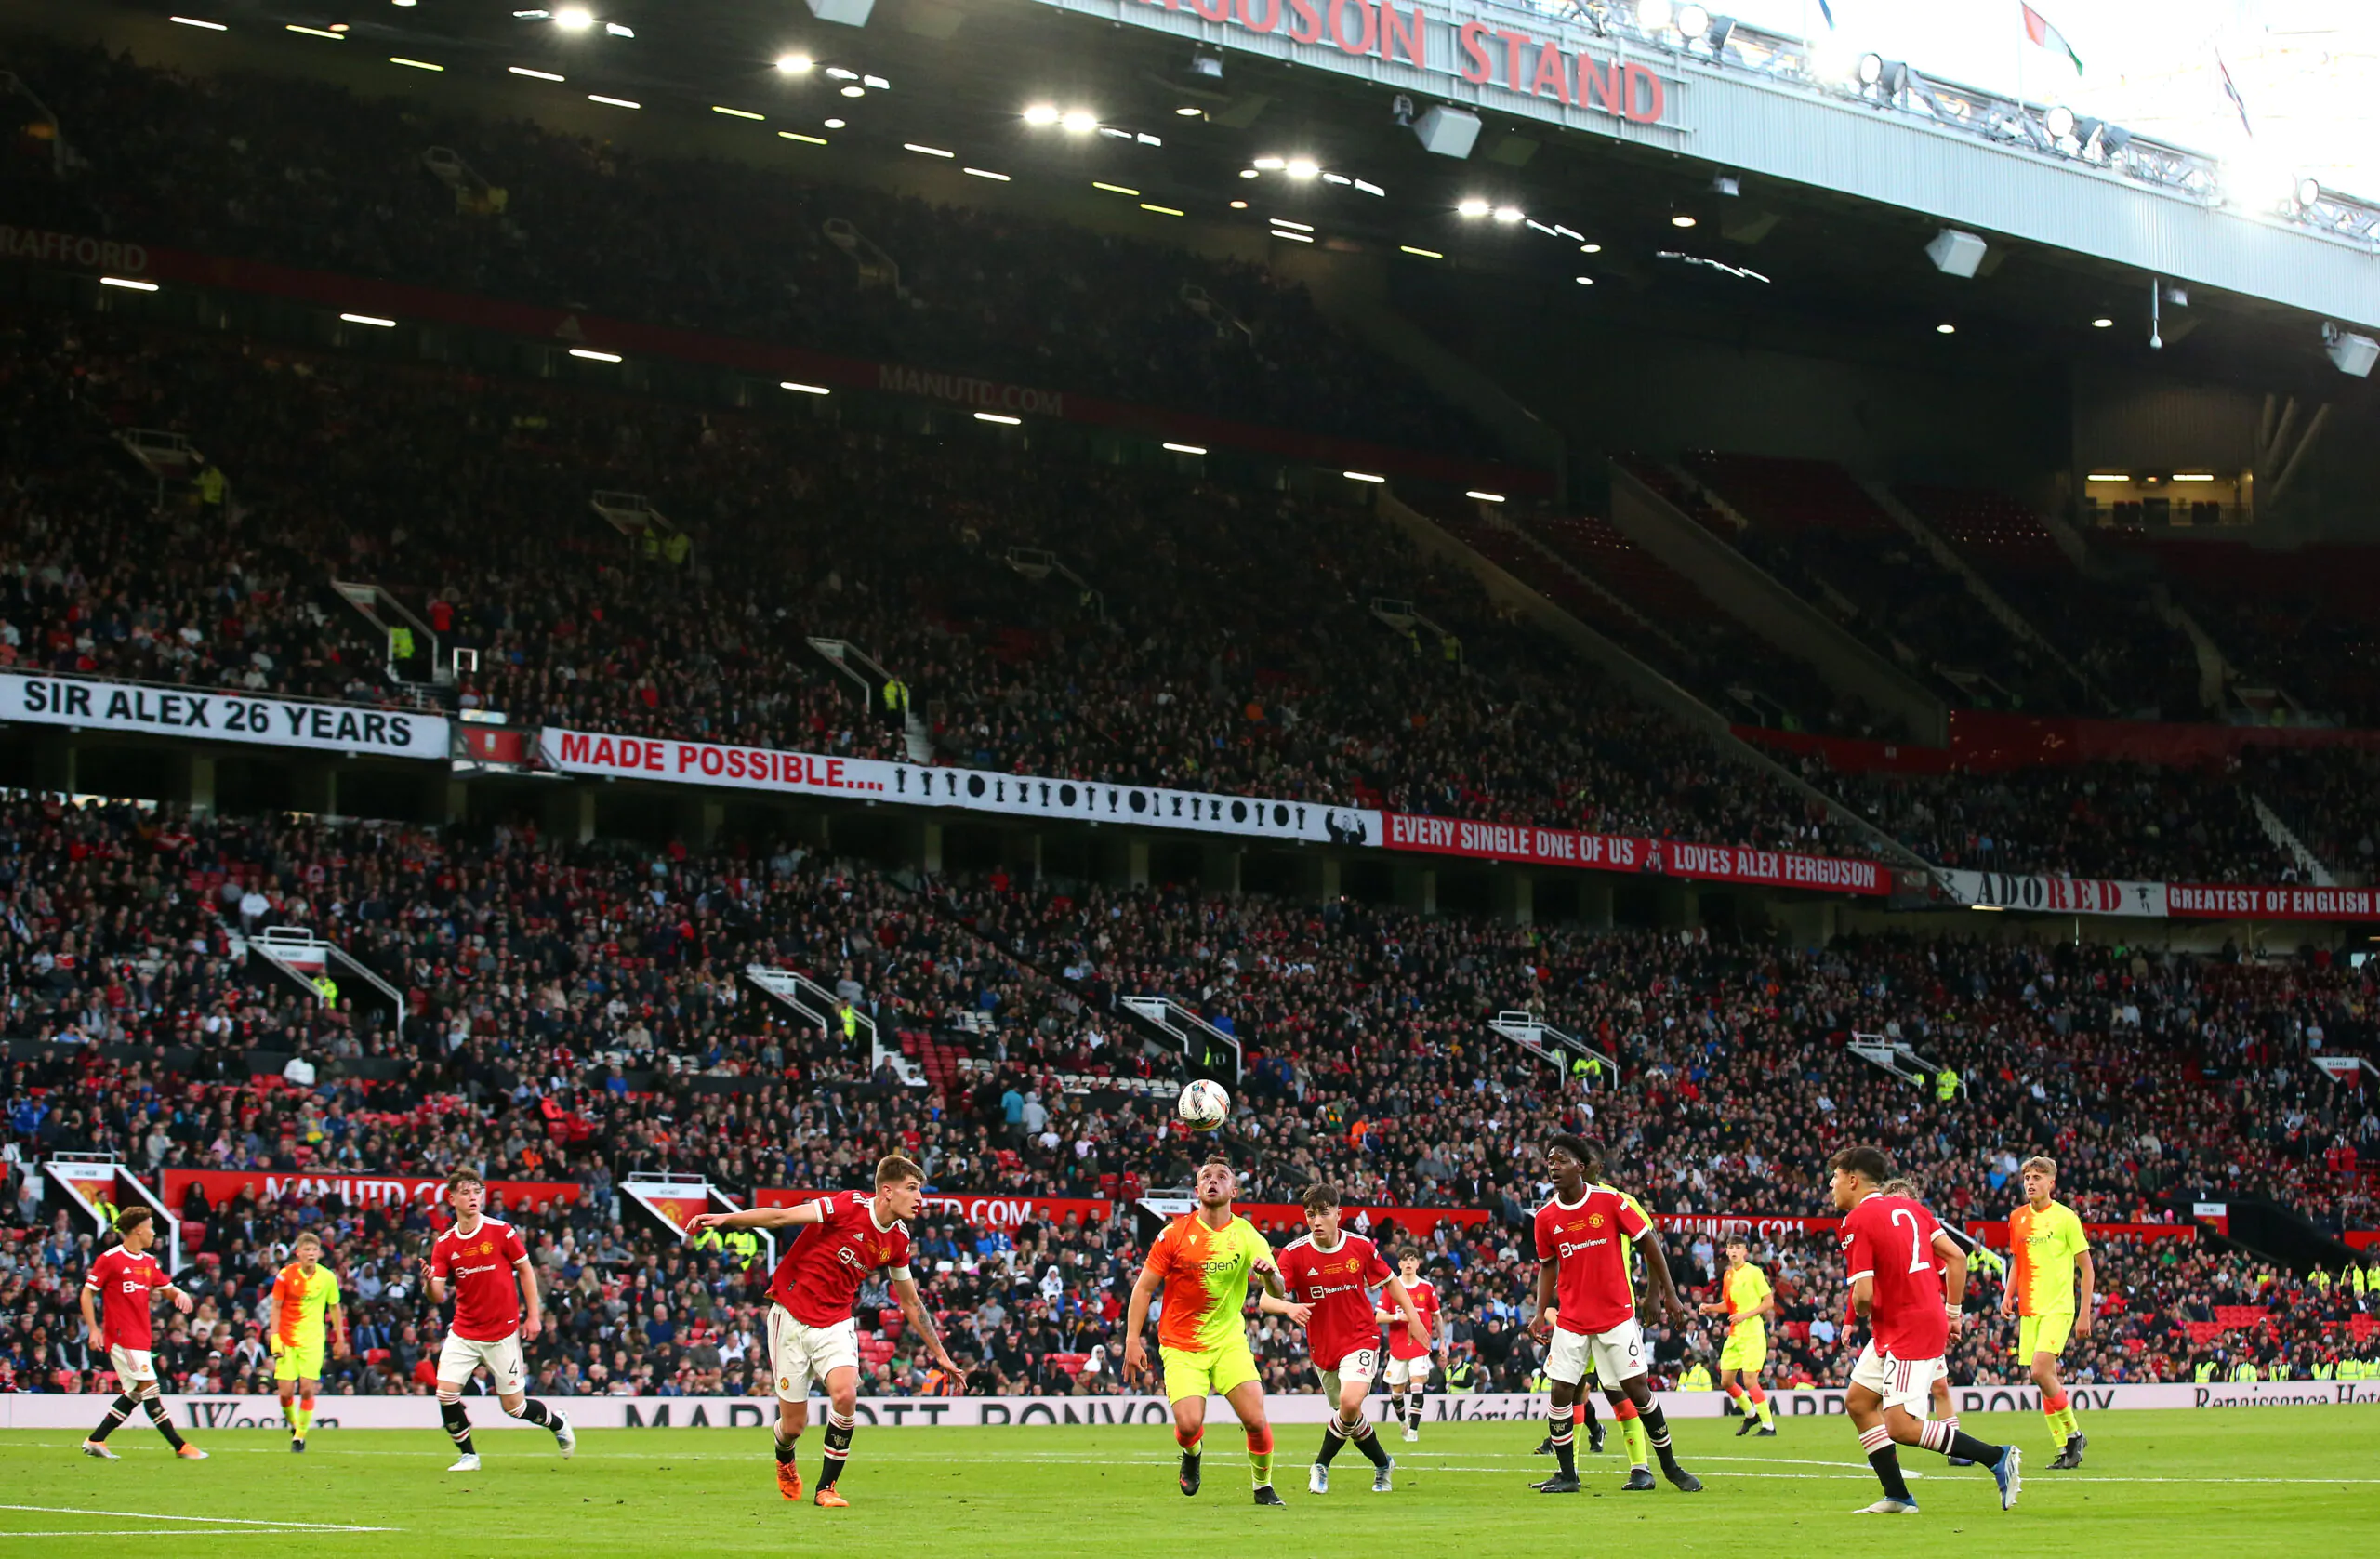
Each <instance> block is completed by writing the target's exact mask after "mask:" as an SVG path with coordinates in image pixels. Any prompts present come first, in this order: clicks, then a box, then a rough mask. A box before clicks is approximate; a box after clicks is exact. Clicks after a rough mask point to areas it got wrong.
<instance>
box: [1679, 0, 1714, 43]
mask: <svg viewBox="0 0 2380 1559" xmlns="http://www.w3.org/2000/svg"><path fill="white" fill-rule="evenodd" d="M1677 30H1678V31H1679V32H1680V33H1684V34H1685V35H1686V42H1688V43H1692V42H1693V41H1694V40H1695V39H1697V38H1699V37H1700V36H1702V34H1703V33H1708V32H1709V31H1711V12H1710V10H1709V8H1708V7H1702V6H1698V5H1696V4H1694V3H1693V0H1687V3H1686V5H1683V6H1680V7H1678V8H1677Z"/></svg>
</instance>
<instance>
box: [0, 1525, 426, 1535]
mask: <svg viewBox="0 0 2380 1559" xmlns="http://www.w3.org/2000/svg"><path fill="white" fill-rule="evenodd" d="M369 1530H380V1528H369ZM256 1535H257V1532H256V1528H255V1527H253V1526H200V1527H194V1528H193V1527H189V1526H127V1527H123V1528H120V1529H118V1530H116V1531H112V1532H110V1531H105V1530H102V1529H101V1528H99V1527H86V1528H85V1529H84V1530H82V1531H80V1532H5V1531H0V1538H253V1537H255V1536H256Z"/></svg>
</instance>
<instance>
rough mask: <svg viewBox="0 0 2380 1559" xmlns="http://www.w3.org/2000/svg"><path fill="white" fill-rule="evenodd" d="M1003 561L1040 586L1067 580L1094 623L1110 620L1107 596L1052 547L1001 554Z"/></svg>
mask: <svg viewBox="0 0 2380 1559" xmlns="http://www.w3.org/2000/svg"><path fill="white" fill-rule="evenodd" d="M1000 561H1001V562H1005V563H1006V564H1008V566H1009V567H1010V568H1012V569H1013V570H1014V571H1015V572H1017V573H1018V574H1021V575H1024V576H1025V578H1027V579H1030V580H1032V581H1033V582H1034V583H1035V584H1037V585H1038V584H1040V583H1041V582H1042V581H1044V580H1046V579H1049V578H1051V576H1052V575H1055V576H1056V577H1057V578H1060V579H1063V580H1064V581H1065V582H1066V583H1067V584H1069V585H1072V586H1073V587H1074V588H1075V604H1076V605H1078V606H1079V607H1080V608H1082V610H1083V613H1084V614H1085V615H1087V616H1089V617H1090V618H1091V620H1092V621H1093V622H1096V623H1099V624H1101V625H1102V626H1104V625H1105V623H1106V621H1107V597H1106V595H1105V593H1104V592H1103V591H1101V590H1100V589H1098V588H1095V587H1094V586H1093V585H1092V584H1091V581H1090V580H1088V579H1085V578H1084V577H1083V576H1082V575H1079V574H1077V573H1076V572H1075V571H1074V570H1073V569H1072V568H1070V567H1068V566H1067V565H1066V563H1065V562H1064V560H1062V559H1061V558H1060V557H1059V556H1058V555H1057V554H1056V553H1055V552H1052V551H1051V550H1050V549H1049V548H1046V547H1012V548H1009V549H1008V550H1007V551H1006V552H1005V553H1003V554H1002V555H1001V558H1000Z"/></svg>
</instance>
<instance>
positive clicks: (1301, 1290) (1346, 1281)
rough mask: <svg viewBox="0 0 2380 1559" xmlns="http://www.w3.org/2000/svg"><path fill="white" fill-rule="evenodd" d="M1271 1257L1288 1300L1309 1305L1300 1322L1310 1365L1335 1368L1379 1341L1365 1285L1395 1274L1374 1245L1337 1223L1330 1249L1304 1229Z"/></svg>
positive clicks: (1367, 1289) (1369, 1285)
mask: <svg viewBox="0 0 2380 1559" xmlns="http://www.w3.org/2000/svg"><path fill="white" fill-rule="evenodd" d="M1277 1260H1278V1261H1279V1262H1280V1265H1281V1281H1282V1282H1283V1283H1285V1284H1287V1285H1288V1286H1289V1302H1290V1303H1292V1304H1310V1305H1312V1306H1314V1315H1313V1316H1312V1317H1311V1318H1310V1319H1309V1320H1307V1322H1306V1324H1305V1343H1306V1351H1307V1352H1308V1353H1310V1354H1313V1355H1314V1362H1315V1364H1316V1367H1320V1368H1323V1369H1335V1368H1337V1367H1338V1365H1339V1361H1340V1360H1341V1359H1343V1358H1345V1357H1346V1356H1347V1355H1348V1354H1353V1353H1356V1352H1358V1351H1360V1350H1362V1349H1365V1348H1377V1347H1379V1346H1380V1323H1379V1322H1378V1321H1375V1320H1373V1319H1372V1296H1371V1288H1372V1286H1373V1285H1375V1284H1379V1283H1385V1282H1387V1281H1388V1280H1389V1279H1390V1278H1391V1277H1394V1276H1395V1274H1394V1273H1392V1272H1390V1271H1389V1270H1388V1263H1387V1262H1383V1261H1382V1260H1381V1259H1380V1248H1379V1247H1378V1246H1376V1245H1374V1244H1373V1243H1372V1242H1371V1241H1370V1240H1368V1239H1366V1238H1365V1237H1364V1236H1363V1235H1351V1234H1348V1233H1347V1232H1346V1231H1344V1230H1343V1229H1342V1230H1341V1231H1340V1234H1339V1243H1338V1245H1337V1246H1336V1247H1334V1248H1333V1249H1329V1250H1325V1249H1322V1248H1321V1247H1320V1246H1317V1245H1316V1244H1315V1243H1314V1236H1313V1235H1306V1236H1304V1237H1303V1238H1302V1239H1297V1240H1292V1241H1291V1242H1290V1243H1289V1245H1288V1246H1287V1247H1285V1248H1284V1249H1282V1251H1281V1253H1280V1255H1279V1257H1278V1258H1277Z"/></svg>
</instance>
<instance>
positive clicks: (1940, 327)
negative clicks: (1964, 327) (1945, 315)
mask: <svg viewBox="0 0 2380 1559" xmlns="http://www.w3.org/2000/svg"><path fill="white" fill-rule="evenodd" d="M1958 333H1959V327H1958V326H1957V325H1955V324H1951V323H1950V321H1949V320H1944V321H1943V322H1942V323H1941V324H1937V325H1936V326H1935V327H1934V334H1935V335H1937V336H1956V335H1957V334H1958Z"/></svg>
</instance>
